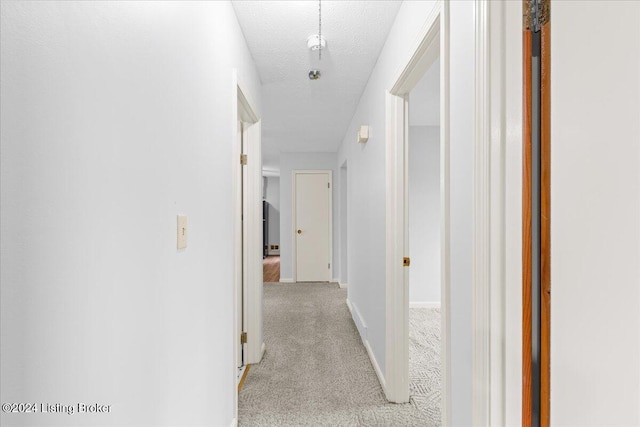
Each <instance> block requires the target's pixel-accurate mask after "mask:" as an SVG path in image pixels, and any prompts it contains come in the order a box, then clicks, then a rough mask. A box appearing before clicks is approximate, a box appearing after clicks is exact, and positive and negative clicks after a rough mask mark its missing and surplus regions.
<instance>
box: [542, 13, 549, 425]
mask: <svg viewBox="0 0 640 427" xmlns="http://www.w3.org/2000/svg"><path fill="white" fill-rule="evenodd" d="M550 27H551V25H550V24H549V20H548V19H547V22H546V23H545V24H544V25H543V26H542V29H541V36H540V39H541V42H540V50H541V71H540V74H541V78H540V90H541V95H540V102H541V109H542V111H541V114H540V122H541V131H540V156H541V162H540V163H541V165H540V179H541V184H540V192H541V195H540V196H541V202H540V215H541V218H540V286H541V288H542V289H541V290H540V300H541V302H540V321H541V325H540V341H541V342H540V426H541V427H548V426H549V425H550V409H551V395H550V390H551V378H550V375H551V28H550Z"/></svg>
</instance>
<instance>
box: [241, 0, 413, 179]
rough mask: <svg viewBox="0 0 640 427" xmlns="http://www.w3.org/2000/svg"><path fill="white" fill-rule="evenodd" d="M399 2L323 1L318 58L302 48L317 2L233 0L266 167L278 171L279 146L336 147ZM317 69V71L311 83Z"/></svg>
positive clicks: (314, 27)
mask: <svg viewBox="0 0 640 427" xmlns="http://www.w3.org/2000/svg"><path fill="white" fill-rule="evenodd" d="M400 4H401V2H400V1H347V0H344V1H327V0H323V1H322V35H323V36H324V37H325V39H326V40H327V47H326V49H325V50H323V52H322V60H321V61H319V60H318V52H317V51H316V52H311V51H310V50H309V49H308V48H307V37H309V36H310V35H314V34H317V33H318V2H317V1H315V0H308V1H233V7H234V9H235V11H236V15H237V16H238V21H239V23H240V26H241V27H242V31H243V32H244V36H245V39H246V40H247V45H248V46H249V50H250V51H251V54H252V55H253V59H254V61H255V63H256V66H257V68H258V73H259V74H260V79H261V80H262V108H261V114H262V142H263V148H262V149H263V165H264V169H265V170H274V171H277V170H279V153H280V152H334V151H337V150H338V148H339V147H340V144H341V142H342V139H343V138H344V135H345V133H346V131H347V127H348V125H349V123H350V121H351V118H352V117H353V114H354V112H355V108H356V107H357V105H358V101H359V100H360V96H361V95H362V92H363V90H364V88H365V86H366V83H367V81H368V80H369V75H370V74H371V71H372V70H373V67H374V65H375V63H376V61H377V59H378V55H379V54H380V51H381V50H382V46H383V45H384V42H385V40H386V38H387V35H388V33H389V30H390V29H391V25H392V24H393V21H394V19H395V17H396V14H397V13H398V9H399V7H400ZM315 68H317V69H319V70H320V71H321V73H322V77H321V78H320V80H316V81H311V80H309V77H308V72H309V70H310V69H315Z"/></svg>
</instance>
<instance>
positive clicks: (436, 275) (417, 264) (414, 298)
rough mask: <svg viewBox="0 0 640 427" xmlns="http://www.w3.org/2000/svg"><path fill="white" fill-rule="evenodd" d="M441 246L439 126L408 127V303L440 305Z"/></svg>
mask: <svg viewBox="0 0 640 427" xmlns="http://www.w3.org/2000/svg"><path fill="white" fill-rule="evenodd" d="M437 93H439V92H437ZM440 245H441V244H440V127H439V126H409V255H410V257H411V271H410V272H409V301H411V302H423V303H440V288H441V287H440V284H441V283H440V282H441V280H440Z"/></svg>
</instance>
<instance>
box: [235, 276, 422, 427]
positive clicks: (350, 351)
mask: <svg viewBox="0 0 640 427" xmlns="http://www.w3.org/2000/svg"><path fill="white" fill-rule="evenodd" d="M346 298H347V291H346V289H340V288H339V287H338V285H337V284H335V283H304V284H302V283H292V284H282V283H278V284H275V283H265V285H264V336H265V344H266V347H267V352H266V353H265V356H264V359H263V360H262V362H261V363H260V364H258V365H254V366H252V368H251V371H250V372H249V375H248V376H247V379H246V381H245V383H244V385H243V388H242V390H241V392H240V393H239V398H238V415H239V425H240V426H287V425H296V426H299V425H309V426H344V425H348V426H373V425H375V426H400V425H402V426H428V425H430V424H429V423H428V421H427V419H426V418H425V416H424V415H423V414H422V413H421V412H420V411H419V410H418V409H417V407H416V406H415V405H414V404H413V403H408V404H399V405H398V404H392V403H388V402H387V400H386V399H385V396H384V392H383V390H382V388H381V387H380V383H379V382H378V379H377V378H376V374H375V371H374V369H373V367H372V366H371V362H370V360H369V356H368V355H367V351H366V350H365V348H364V346H363V345H362V341H361V339H360V336H359V335H358V331H357V329H356V327H355V325H354V323H353V320H352V318H351V314H350V313H349V309H348V308H347V305H346V303H345V300H346Z"/></svg>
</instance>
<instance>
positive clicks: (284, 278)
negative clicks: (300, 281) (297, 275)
mask: <svg viewBox="0 0 640 427" xmlns="http://www.w3.org/2000/svg"><path fill="white" fill-rule="evenodd" d="M280 281H281V282H282V283H295V282H294V281H293V279H289V278H286V277H281V278H280Z"/></svg>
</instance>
